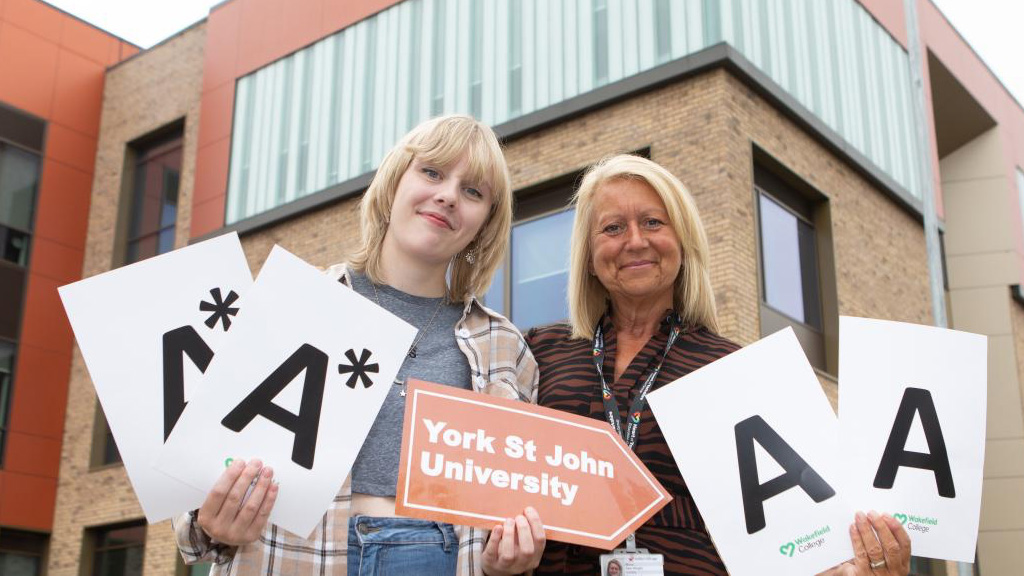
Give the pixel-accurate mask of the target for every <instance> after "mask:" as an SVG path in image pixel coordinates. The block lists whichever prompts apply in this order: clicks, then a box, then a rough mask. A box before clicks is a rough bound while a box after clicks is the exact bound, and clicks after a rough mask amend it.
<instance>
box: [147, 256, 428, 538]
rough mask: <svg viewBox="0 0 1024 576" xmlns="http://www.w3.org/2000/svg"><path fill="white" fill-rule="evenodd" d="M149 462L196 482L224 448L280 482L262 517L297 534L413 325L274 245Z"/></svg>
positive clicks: (367, 417)
mask: <svg viewBox="0 0 1024 576" xmlns="http://www.w3.org/2000/svg"><path fill="white" fill-rule="evenodd" d="M236 324H237V326H235V327H234V328H232V338H231V340H230V341H229V342H227V343H226V345H225V346H224V348H223V349H222V350H221V351H219V352H218V355H217V358H216V359H215V360H214V361H213V362H212V364H211V365H210V367H209V369H208V370H207V372H206V380H205V382H204V385H203V389H202V391H201V393H200V394H198V395H197V396H196V397H195V398H194V399H193V400H192V401H191V402H190V403H189V405H188V407H187V408H186V409H185V412H184V413H183V414H182V416H181V420H180V421H179V423H178V426H177V427H176V428H175V430H174V433H173V434H171V436H170V438H169V439H168V441H167V443H166V444H165V445H164V448H163V450H162V451H161V453H160V456H159V460H158V463H157V466H158V467H159V468H160V469H161V470H163V471H164V472H166V473H168V474H170V475H172V476H174V477H176V478H179V479H180V480H183V481H185V482H187V483H189V484H191V485H193V486H195V487H196V488H199V489H200V490H202V491H203V492H206V491H208V490H209V489H210V488H211V487H212V486H213V484H214V482H215V481H216V480H217V478H218V477H219V476H220V474H221V473H222V472H223V470H224V467H225V462H227V461H229V460H230V459H246V460H248V459H252V458H259V459H261V460H262V461H263V462H264V465H266V466H271V467H272V468H273V470H274V478H275V480H277V481H278V482H279V483H280V489H279V492H278V498H277V502H276V504H275V506H274V510H273V512H272V513H271V516H270V522H272V523H274V524H277V525H278V526H280V527H282V528H284V529H286V530H288V531H290V532H293V533H295V534H297V535H299V536H303V537H305V536H308V535H309V533H310V532H311V531H312V530H313V528H314V527H315V526H316V523H317V522H319V521H320V519H321V517H322V516H323V514H324V512H325V511H326V510H327V509H328V507H329V506H330V503H331V501H332V499H333V498H334V496H335V494H337V492H338V490H339V489H340V488H341V485H342V483H343V482H344V480H345V477H346V476H347V475H348V473H349V471H350V469H351V468H352V463H353V462H354V461H355V458H356V455H357V454H358V453H359V449H360V448H361V447H362V445H363V440H364V439H365V438H366V435H367V433H368V432H369V430H370V426H371V425H372V424H373V421H374V419H375V418H376V416H377V412H378V411H379V410H380V407H381V404H382V403H383V402H384V399H385V397H386V396H387V393H388V389H389V388H390V387H391V386H392V382H393V381H394V378H395V375H396V374H397V373H398V369H399V367H400V366H401V364H402V361H403V360H404V359H405V357H406V352H407V351H408V350H409V345H410V344H411V343H412V341H413V337H414V336H415V334H416V329H415V328H413V327H412V326H410V325H408V324H407V323H405V322H403V321H402V320H401V319H399V318H398V317H397V316H394V315H393V314H391V313H390V312H387V311H386V310H384V309H382V308H380V307H379V306H377V305H376V304H374V303H372V302H370V301H369V300H367V299H365V298H363V297H362V296H359V295H358V294H356V293H355V292H354V291H352V290H350V289H348V288H346V287H345V286H343V285H341V284H340V283H339V282H337V281H336V280H334V279H332V278H329V277H327V276H325V275H324V274H322V273H321V272H319V271H318V270H317V269H316V268H314V267H312V266H310V265H309V264H306V263H305V262H303V261H302V260H300V259H299V258H297V257H295V256H293V255H291V254H289V253H288V252H287V251H285V250H284V249H282V248H280V247H278V246H275V247H274V249H273V251H272V252H271V253H270V256H269V258H268V259H267V262H266V264H264V266H263V268H262V270H261V271H260V274H259V277H258V278H257V279H256V282H255V283H254V284H253V286H252V288H251V289H250V290H249V292H248V294H247V295H246V310H245V315H244V317H241V318H239V320H238V321H237V323H236Z"/></svg>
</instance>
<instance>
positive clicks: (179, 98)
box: [48, 24, 206, 576]
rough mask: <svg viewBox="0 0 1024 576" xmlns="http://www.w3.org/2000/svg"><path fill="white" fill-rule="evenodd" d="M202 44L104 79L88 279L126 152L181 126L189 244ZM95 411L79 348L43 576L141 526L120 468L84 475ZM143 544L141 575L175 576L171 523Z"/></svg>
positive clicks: (65, 569) (101, 255) (184, 232)
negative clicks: (93, 537)
mask: <svg viewBox="0 0 1024 576" xmlns="http://www.w3.org/2000/svg"><path fill="white" fill-rule="evenodd" d="M205 41H206V29H205V25H204V24H200V25H197V26H195V27H192V28H190V29H188V30H186V31H184V32H183V33H181V34H180V35H178V36H175V37H174V38H172V39H170V40H168V41H166V42H165V43H164V44H162V45H160V46H158V47H156V48H154V49H152V50H150V51H148V52H145V53H143V54H142V55H140V56H137V57H136V58H134V59H131V60H129V61H127V62H125V63H123V64H122V65H120V66H118V67H116V68H114V69H112V70H111V71H109V72H108V73H107V77H106V84H105V87H104V96H103V115H102V120H101V124H100V137H99V143H98V150H97V153H96V172H95V178H94V180H93V195H92V205H91V207H90V213H89V230H88V237H87V243H86V254H85V262H84V267H83V275H84V276H86V277H88V276H93V275H95V274H99V273H102V272H105V271H107V270H109V269H110V267H111V263H112V261H113V258H114V242H115V230H116V228H117V214H118V203H119V202H120V200H121V190H122V180H123V171H124V163H125V152H126V145H127V143H128V142H131V141H132V140H135V139H137V138H139V137H141V136H145V135H146V134H148V133H150V132H152V131H153V130H156V129H158V128H161V127H163V126H166V125H167V124H170V123H171V122H174V121H176V120H179V119H182V118H184V119H185V133H184V142H183V147H184V150H183V162H182V173H181V188H180V190H179V196H178V207H179V208H178V223H177V231H176V242H175V245H176V246H184V245H185V244H186V243H187V242H188V226H189V219H190V213H191V206H192V179H193V171H194V167H195V155H196V154H195V150H196V136H197V133H198V127H199V94H200V87H201V85H202V70H203V47H204V45H205ZM95 406H96V392H95V390H94V388H93V385H92V382H91V380H90V379H89V375H88V373H87V371H86V369H85V364H84V363H83V361H82V355H81V352H80V351H79V350H78V348H77V346H76V347H75V353H74V359H73V363H72V369H71V381H70V386H69V394H68V410H67V416H66V420H65V423H64V443H63V446H62V449H61V466H60V475H59V480H58V488H57V503H56V510H55V513H54V528H53V535H52V539H51V542H50V557H49V566H48V574H49V576H78V574H79V565H80V561H81V556H82V536H83V534H84V530H85V529H86V528H88V527H93V526H101V525H105V524H110V523H114V522H121V521H126V520H137V519H141V518H142V517H143V515H142V509H141V507H140V506H139V504H138V501H137V500H136V498H135V494H134V492H133V491H132V489H131V486H130V485H129V483H128V479H127V476H126V475H125V472H124V468H123V467H121V466H113V467H108V468H104V469H100V470H91V469H90V453H91V447H92V439H93V432H94V431H93V427H94V426H93V425H94V414H95ZM146 540H147V544H146V554H145V571H144V574H145V575H146V576H156V575H159V574H166V575H170V574H173V571H174V566H175V556H174V553H175V549H174V545H173V540H172V538H171V531H170V524H169V523H168V522H164V523H161V524H156V525H153V526H150V527H149V529H148V531H147V538H146Z"/></svg>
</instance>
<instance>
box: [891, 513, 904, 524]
mask: <svg viewBox="0 0 1024 576" xmlns="http://www.w3.org/2000/svg"><path fill="white" fill-rule="evenodd" d="M892 517H893V518H895V519H897V520H899V521H900V524H906V523H907V515H906V514H893V515H892Z"/></svg>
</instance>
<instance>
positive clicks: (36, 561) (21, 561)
mask: <svg viewBox="0 0 1024 576" xmlns="http://www.w3.org/2000/svg"><path fill="white" fill-rule="evenodd" d="M48 540H49V538H48V537H47V536H46V535H45V534H38V533H35V532H23V531H21V530H11V529H9V528H3V529H0V574H3V575H4V576H39V575H40V574H42V573H43V566H44V565H45V563H46V544H47V542H48Z"/></svg>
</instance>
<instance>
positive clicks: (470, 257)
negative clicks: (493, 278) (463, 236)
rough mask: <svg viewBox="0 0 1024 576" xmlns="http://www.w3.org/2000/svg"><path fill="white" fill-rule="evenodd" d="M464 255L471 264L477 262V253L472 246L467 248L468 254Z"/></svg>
mask: <svg viewBox="0 0 1024 576" xmlns="http://www.w3.org/2000/svg"><path fill="white" fill-rule="evenodd" d="M463 257H464V258H465V259H466V262H467V263H469V265H470V266H472V265H473V264H476V253H475V252H474V251H473V249H472V248H469V249H468V250H466V254H465V255H464V256H463Z"/></svg>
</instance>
